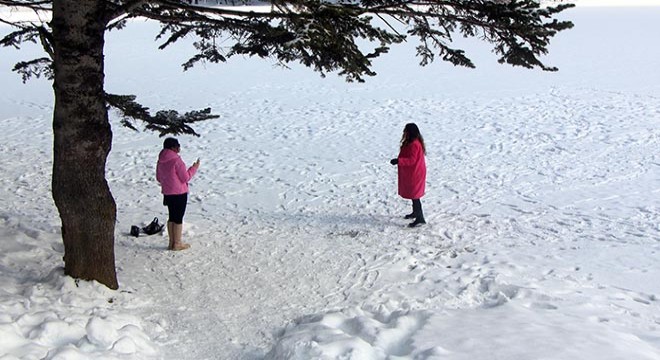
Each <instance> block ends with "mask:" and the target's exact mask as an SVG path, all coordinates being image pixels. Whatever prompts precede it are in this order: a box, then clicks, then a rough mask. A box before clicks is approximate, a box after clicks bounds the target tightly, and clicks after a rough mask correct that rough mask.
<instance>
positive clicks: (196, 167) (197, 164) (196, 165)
mask: <svg viewBox="0 0 660 360" xmlns="http://www.w3.org/2000/svg"><path fill="white" fill-rule="evenodd" d="M199 164H200V163H199V158H197V161H195V162H194V163H193V164H192V166H193V167H194V168H195V169H199Z"/></svg>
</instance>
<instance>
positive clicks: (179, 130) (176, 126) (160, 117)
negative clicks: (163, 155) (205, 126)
mask: <svg viewBox="0 0 660 360" xmlns="http://www.w3.org/2000/svg"><path fill="white" fill-rule="evenodd" d="M135 98H136V97H135V96H134V95H114V94H107V93H106V94H105V99H106V103H107V104H108V106H109V107H112V108H114V109H115V110H117V111H118V112H119V115H120V117H121V124H122V126H125V127H127V128H129V129H132V130H135V131H137V128H136V126H135V124H134V122H135V120H140V121H142V122H144V123H145V130H150V131H156V132H158V133H160V135H159V136H161V137H163V136H165V135H168V134H171V135H180V134H189V135H194V136H199V134H198V133H197V132H195V130H194V129H193V128H192V127H191V126H190V125H188V124H192V123H196V122H199V121H204V120H209V119H216V118H218V117H220V116H219V115H213V114H211V109H210V108H206V109H202V110H194V111H189V112H187V113H185V114H183V115H181V114H179V113H178V112H177V111H175V110H161V111H158V112H156V114H155V115H151V114H150V112H149V108H147V107H145V106H143V105H141V104H139V103H138V102H136V101H135Z"/></svg>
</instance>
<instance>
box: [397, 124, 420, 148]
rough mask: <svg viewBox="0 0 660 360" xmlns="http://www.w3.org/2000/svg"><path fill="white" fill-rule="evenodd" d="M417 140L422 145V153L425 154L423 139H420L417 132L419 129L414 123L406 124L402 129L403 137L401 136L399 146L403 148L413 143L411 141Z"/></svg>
mask: <svg viewBox="0 0 660 360" xmlns="http://www.w3.org/2000/svg"><path fill="white" fill-rule="evenodd" d="M415 139H417V140H419V142H420V144H422V150H424V153H425V154H426V146H425V145H424V138H423V137H422V134H421V133H420V132H419V128H418V127H417V125H416V124H415V123H408V124H406V127H404V128H403V135H402V136H401V146H402V147H403V146H405V145H408V144H410V143H411V142H413V140H415Z"/></svg>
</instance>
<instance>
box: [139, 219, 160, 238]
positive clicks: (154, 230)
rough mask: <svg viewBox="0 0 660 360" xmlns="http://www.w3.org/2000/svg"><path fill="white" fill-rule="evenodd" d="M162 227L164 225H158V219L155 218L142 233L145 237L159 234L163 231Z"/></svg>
mask: <svg viewBox="0 0 660 360" xmlns="http://www.w3.org/2000/svg"><path fill="white" fill-rule="evenodd" d="M164 227H165V225H164V224H159V223H158V218H157V217H155V218H154V219H153V221H151V223H150V224H149V225H147V226H145V227H143V228H142V231H143V232H144V233H145V234H147V235H153V234H158V233H159V232H161V231H163V228H164Z"/></svg>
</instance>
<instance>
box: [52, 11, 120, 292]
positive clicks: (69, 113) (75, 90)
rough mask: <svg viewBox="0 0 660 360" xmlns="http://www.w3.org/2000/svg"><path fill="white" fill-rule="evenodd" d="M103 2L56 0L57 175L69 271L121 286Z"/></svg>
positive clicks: (54, 187) (57, 197)
mask: <svg viewBox="0 0 660 360" xmlns="http://www.w3.org/2000/svg"><path fill="white" fill-rule="evenodd" d="M104 6H105V4H104V1H101V0H85V1H79V0H54V1H53V19H52V29H53V43H54V44H53V47H54V53H55V56H54V61H53V67H54V75H55V79H54V82H53V89H54V92H55V109H54V115H53V133H54V144H53V150H54V151H53V153H54V159H53V179H52V191H53V199H54V201H55V205H56V206H57V209H58V211H59V214H60V218H61V220H62V239H63V241H64V271H65V274H67V275H69V276H72V277H74V278H79V279H84V280H96V281H98V282H100V283H102V284H104V285H106V286H107V287H109V288H111V289H117V288H118V283H117V274H116V270H115V255H114V232H115V220H116V216H117V215H116V204H115V201H114V199H113V197H112V194H111V193H110V188H109V187H108V183H107V181H106V179H105V166H106V159H107V156H108V154H109V153H110V148H111V146H112V130H111V127H110V122H109V121H108V110H107V108H106V104H105V99H104V96H105V92H104V88H103V84H104V62H103V47H104V41H105V40H104V34H105V25H106V22H105V17H104V15H105V8H104Z"/></svg>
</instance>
